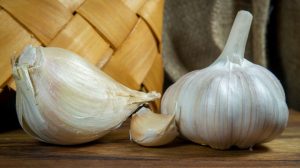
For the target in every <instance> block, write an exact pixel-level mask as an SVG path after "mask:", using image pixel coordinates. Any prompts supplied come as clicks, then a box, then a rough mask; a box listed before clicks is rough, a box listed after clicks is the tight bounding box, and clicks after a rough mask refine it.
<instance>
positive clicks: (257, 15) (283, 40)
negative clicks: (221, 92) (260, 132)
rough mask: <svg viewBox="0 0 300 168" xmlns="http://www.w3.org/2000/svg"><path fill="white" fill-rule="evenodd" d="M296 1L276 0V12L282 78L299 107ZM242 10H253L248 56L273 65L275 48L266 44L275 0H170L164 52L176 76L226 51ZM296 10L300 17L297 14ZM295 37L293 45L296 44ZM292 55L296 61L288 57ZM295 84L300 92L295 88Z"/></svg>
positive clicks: (291, 102)
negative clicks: (230, 32) (227, 43)
mask: <svg viewBox="0 0 300 168" xmlns="http://www.w3.org/2000/svg"><path fill="white" fill-rule="evenodd" d="M292 1H293V2H290V1H284V0H281V1H279V2H277V1H276V3H278V4H279V5H277V7H278V8H279V9H278V10H277V11H275V12H278V14H279V15H276V19H277V20H278V22H276V23H278V24H276V25H275V26H277V27H278V28H279V29H280V31H279V35H278V37H279V38H274V39H276V40H277V41H278V43H276V45H275V46H276V47H277V48H278V51H279V54H278V55H277V56H278V57H279V58H285V60H282V62H281V63H280V64H282V65H280V66H282V69H284V72H282V73H283V79H281V78H280V79H281V80H282V81H281V82H282V83H284V84H285V83H286V86H285V88H286V92H287V96H288V100H289V105H290V107H292V108H295V109H298V110H299V109H300V105H299V101H297V99H296V98H297V97H299V95H300V84H299V83H300V80H299V79H297V78H300V75H299V74H300V69H299V65H300V63H299V62H300V58H299V55H300V43H299V40H300V25H299V24H300V22H299V21H298V20H297V19H299V17H300V8H299V4H300V2H299V1H297V0H292ZM296 1H297V2H296ZM295 4H297V5H298V6H297V5H295ZM296 9H298V11H297V10H296ZM239 10H247V11H249V12H251V13H252V14H253V22H252V27H251V31H250V34H249V38H248V42H247V48H246V52H245V58H246V59H248V60H250V61H252V62H254V63H256V64H259V65H262V66H265V67H267V68H268V67H269V66H270V65H269V62H270V61H269V59H270V58H272V56H270V55H267V54H268V53H269V52H268V51H267V48H266V46H267V42H268V41H267V40H268V39H267V36H266V35H267V28H268V21H269V16H270V15H269V13H270V12H271V11H272V10H273V9H272V8H270V0H263V1H261V0H188V1H184V0H166V1H165V11H164V25H163V27H164V33H163V58H164V66H165V70H166V72H167V74H168V76H170V78H171V80H173V81H176V80H177V79H178V78H179V77H180V76H182V75H183V74H185V73H187V72H189V71H192V70H195V69H202V68H205V67H207V66H208V65H210V64H211V63H212V62H213V61H214V60H215V59H216V58H217V57H218V56H219V55H220V53H221V51H222V50H223V48H224V45H225V42H226V40H227V37H228V35H229V31H230V29H231V26H232V23H233V20H234V18H235V15H236V14H237V12H238V11H239ZM285 10H289V12H285ZM273 12H274V11H273ZM296 12H298V13H297V14H298V16H299V17H296V15H295V14H296ZM288 18H290V19H288ZM291 18H293V19H291ZM296 24H298V25H296ZM276 30H277V29H276ZM276 33H277V32H276ZM290 37H293V38H290ZM294 37H296V38H294ZM292 43H293V46H291V45H290V44H292ZM277 44H278V45H277ZM297 45H298V47H297ZM287 48H289V49H292V51H289V49H287ZM276 51H277V50H276ZM297 57H298V58H297ZM277 60H278V59H277ZM279 60H280V59H279ZM291 61H292V62H293V63H292V64H293V66H292V67H290V66H289V63H288V62H291ZM273 62H274V61H273ZM279 69H280V68H279ZM275 75H276V74H275ZM296 75H298V76H296ZM292 80H294V81H292ZM295 80H296V81H295ZM295 89H296V90H297V92H294V90H295ZM297 95H298V96H297ZM295 99H296V100H295Z"/></svg>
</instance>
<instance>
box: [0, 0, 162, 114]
mask: <svg viewBox="0 0 300 168" xmlns="http://www.w3.org/2000/svg"><path fill="white" fill-rule="evenodd" d="M0 7H1V8H0V72H1V76H0V88H3V87H4V86H6V85H9V86H10V87H14V82H13V78H12V76H11V63H10V60H11V58H12V57H14V56H18V55H19V54H20V53H21V52H22V50H23V49H24V47H25V46H27V45H29V44H32V45H34V46H38V45H42V46H55V47H61V48H65V49H68V50H71V51H73V52H75V53H77V54H79V55H81V56H83V57H84V58H86V59H87V60H89V61H90V62H91V63H93V64H95V65H97V66H98V67H99V68H101V69H102V70H103V71H104V72H106V73H107V74H109V75H110V76H111V77H113V78H114V79H115V80H117V81H119V82H120V83H122V84H124V85H126V86H128V87H130V88H132V89H136V90H145V91H152V90H155V91H158V92H162V84H163V67H162V58H161V48H160V47H161V34H162V14H163V0H0ZM152 107H153V108H155V109H154V110H156V109H157V108H158V107H159V101H157V102H155V104H152Z"/></svg>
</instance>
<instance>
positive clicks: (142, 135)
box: [129, 107, 178, 146]
mask: <svg viewBox="0 0 300 168" xmlns="http://www.w3.org/2000/svg"><path fill="white" fill-rule="evenodd" d="M129 133H130V139H131V140H133V141H134V142H136V143H138V144H140V145H142V146H161V145H165V144H168V143H170V142H171V141H173V140H174V139H175V138H176V136H177V135H178V131H177V127H176V123H175V115H163V114H157V113H153V112H152V111H151V110H150V109H148V108H145V107H143V108H141V109H140V110H139V111H138V112H137V113H135V114H133V115H132V117H131V122H130V130H129Z"/></svg>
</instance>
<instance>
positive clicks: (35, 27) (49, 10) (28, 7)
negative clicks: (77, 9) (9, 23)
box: [0, 0, 72, 45]
mask: <svg viewBox="0 0 300 168" xmlns="http://www.w3.org/2000/svg"><path fill="white" fill-rule="evenodd" d="M16 4H18V5H16ZM0 6H2V7H3V8H4V9H5V10H7V11H8V12H9V13H11V14H12V15H13V16H14V17H15V18H16V19H17V20H18V21H19V22H21V23H22V24H23V25H25V26H26V27H27V28H28V29H29V30H30V31H31V32H32V33H33V34H34V35H35V36H36V37H37V38H38V39H39V40H40V41H41V42H42V43H43V44H45V45H47V44H48V43H49V42H50V40H51V39H52V38H53V37H54V36H55V35H56V34H57V32H58V31H59V30H60V29H61V28H62V27H63V26H64V25H65V24H66V23H67V22H68V21H69V20H70V19H71V16H72V13H71V12H69V11H68V10H66V8H65V7H64V6H63V5H62V4H61V3H59V2H58V1H40V0H14V1H11V0H2V1H0ZM37 13H38V15H37Z"/></svg>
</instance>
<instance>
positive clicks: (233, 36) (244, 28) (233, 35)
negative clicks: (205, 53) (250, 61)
mask: <svg viewBox="0 0 300 168" xmlns="http://www.w3.org/2000/svg"><path fill="white" fill-rule="evenodd" d="M252 18H253V16H252V15H251V13H250V12H248V11H243V10H242V11H239V12H238V14H237V16H236V18H235V20H234V23H233V26H232V28H231V31H230V34H229V37H228V40H227V42H226V45H225V48H224V50H223V52H222V54H221V56H220V59H226V60H229V61H230V62H232V63H236V64H241V62H242V61H243V58H244V53H245V48H246V43H247V39H248V34H249V31H250V27H251V22H252ZM218 60H219V59H218Z"/></svg>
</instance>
